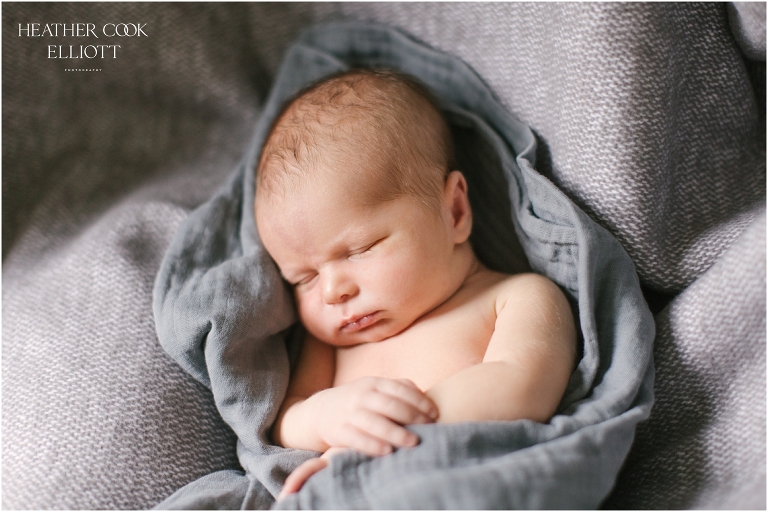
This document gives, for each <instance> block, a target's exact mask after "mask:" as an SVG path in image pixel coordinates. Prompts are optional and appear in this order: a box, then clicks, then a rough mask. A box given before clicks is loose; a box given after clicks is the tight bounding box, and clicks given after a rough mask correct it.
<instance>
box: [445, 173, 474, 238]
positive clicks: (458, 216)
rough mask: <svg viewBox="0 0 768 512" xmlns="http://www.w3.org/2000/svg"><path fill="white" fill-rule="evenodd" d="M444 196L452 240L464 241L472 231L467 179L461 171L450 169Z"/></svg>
mask: <svg viewBox="0 0 768 512" xmlns="http://www.w3.org/2000/svg"><path fill="white" fill-rule="evenodd" d="M444 198H445V207H446V209H447V212H448V213H449V214H450V219H451V222H452V226H451V227H452V229H453V242H454V243H455V244H461V243H464V242H466V241H467V239H468V238H469V234H470V233H471V232H472V208H471V207H470V206H469V195H468V194H467V180H466V179H465V178H464V175H463V174H462V173H461V171H451V173H450V174H449V175H448V179H447V180H446V182H445V190H444Z"/></svg>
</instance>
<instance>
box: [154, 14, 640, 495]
mask: <svg viewBox="0 0 768 512" xmlns="http://www.w3.org/2000/svg"><path fill="white" fill-rule="evenodd" d="M350 67H387V68H394V69H398V70H401V71H403V72H406V73H409V74H411V75H413V76H415V77H417V78H418V79H420V80H421V81H422V82H424V83H425V84H427V85H428V86H429V87H430V88H431V89H432V90H433V91H434V93H435V94H436V95H437V96H438V97H439V99H440V101H441V103H442V105H443V107H444V109H445V112H446V116H447V118H448V119H449V122H450V125H451V129H452V131H453V134H454V137H455V139H456V146H457V153H458V160H459V165H460V168H461V170H462V171H463V172H464V173H465V175H466V177H467V180H468V183H469V188H470V201H471V202H472V205H473V209H474V213H475V230H474V233H473V236H472V244H473V246H474V247H475V250H476V252H477V254H478V257H479V258H480V259H481V260H482V261H484V262H485V263H486V265H488V266H489V267H491V268H495V269H497V270H503V271H507V272H513V271H518V270H520V269H522V268H525V267H526V266H527V265H529V266H530V268H531V269H532V270H534V271H535V272H539V273H541V274H544V275H546V276H548V277H549V278H551V279H552V280H554V281H555V282H557V283H558V284H559V285H560V286H561V287H562V288H563V289H564V290H565V291H566V293H567V294H568V295H569V298H570V299H571V300H572V303H573V305H574V311H575V313H576V315H577V318H578V322H579V325H580V328H581V336H580V341H581V359H580V361H579V363H578V367H577V368H576V370H575V371H574V373H573V376H572V377H571V380H570V383H569V385H568V389H567V391H566V394H565V396H564V398H563V400H562V402H561V404H560V408H559V411H558V414H557V415H556V416H555V417H554V418H553V419H552V421H551V422H550V423H549V424H546V425H544V424H540V423H536V422H533V421H528V420H520V421H512V422H499V421H497V422H468V423H459V424H452V425H441V424H433V425H418V426H414V427H412V428H413V430H414V431H415V432H417V433H418V435H419V436H420V438H421V444H419V445H418V446H417V447H415V448H411V449H404V450H399V451H396V452H395V453H393V454H392V455H389V456H386V457H380V458H369V457H366V456H363V455H360V454H357V453H353V452H349V453H344V454H341V455H339V456H337V457H334V458H333V459H332V461H331V464H330V466H329V467H328V468H327V469H325V470H323V471H321V472H319V473H317V474H316V475H314V476H313V477H312V478H311V479H310V480H308V482H307V483H306V484H305V486H304V488H302V490H301V491H300V492H299V493H297V494H295V495H292V496H290V497H288V498H287V499H286V500H284V501H283V502H281V503H279V504H277V505H275V502H274V497H275V496H276V495H277V494H278V493H279V491H280V488H281V485H282V482H283V480H284V479H285V477H286V476H287V475H288V474H289V473H290V471H291V470H292V469H293V468H294V467H296V466H297V465H298V464H300V463H301V462H302V461H304V460H306V459H307V458H309V457H313V456H316V455H317V454H316V453H314V452H307V451H301V450H289V449H284V448H280V447H277V446H273V445H271V444H270V441H269V438H268V436H267V432H268V429H269V427H270V426H271V424H272V422H273V421H274V419H275V416H276V414H277V410H278V407H279V405H280V403H281V401H282V398H283V396H284V393H285V390H286V387H287V384H288V375H289V371H290V362H291V360H292V357H293V356H294V355H295V354H296V352H297V348H298V346H297V342H298V341H299V336H298V335H297V333H298V332H299V330H298V329H297V328H296V321H297V316H296V313H295V308H294V305H293V302H292V297H291V293H290V290H289V289H288V288H287V286H286V285H285V283H283V282H282V280H281V278H280V276H279V273H278V271H277V269H276V267H275V265H274V263H273V262H272V260H271V259H270V257H269V255H268V254H267V253H266V252H265V250H264V248H263V247H262V245H261V243H260V241H259V237H258V233H257V232H256V227H255V224H254V219H253V213H252V212H253V208H252V205H253V198H254V166H255V162H256V161H257V158H258V155H259V152H260V149H261V145H262V143H263V140H264V138H265V136H266V134H267V130H268V129H269V126H270V124H271V122H272V120H273V119H274V117H275V115H276V114H277V112H278V111H279V108H280V106H281V104H282V103H283V102H284V101H285V100H286V99H287V98H289V97H290V96H291V95H293V94H294V93H296V92H297V91H299V90H300V89H302V88H303V87H305V86H306V85H308V84H310V83H312V82H315V81H317V80H318V79H320V78H322V77H324V76H326V75H329V74H331V73H334V72H337V71H339V70H343V69H347V68H350ZM535 148H536V142H535V138H534V136H533V133H532V132H531V130H530V129H529V128H528V127H527V126H526V125H524V124H522V123H521V122H519V121H517V120H516V119H515V118H513V117H512V115H511V114H510V113H508V112H507V111H506V110H505V108H504V107H503V106H502V105H501V104H500V103H499V101H498V100H497V99H496V98H495V96H494V95H493V93H492V92H491V90H490V89H489V87H488V86H487V85H485V83H484V82H483V81H482V80H481V79H480V78H479V77H478V76H477V74H476V73H475V72H474V71H473V70H472V69H470V68H469V67H468V66H467V65H466V64H465V63H463V62H462V61H461V60H459V59H458V58H456V57H453V56H450V55H446V54H444V53H441V52H438V51H435V50H433V49H431V48H428V47H426V46H425V45H423V44H421V43H419V42H416V41H414V40H413V39H411V38H409V37H407V36H406V35H404V34H402V33H401V32H398V31H397V30H394V29H391V28H388V27H382V26H375V25H368V24H360V23H352V24H333V25H326V26H321V27H315V28H312V29H309V30H307V31H305V32H304V33H303V34H302V35H301V36H300V37H299V39H298V40H297V42H296V43H295V44H294V45H293V46H292V47H291V48H290V49H289V51H288V53H287V55H286V56H285V59H284V61H283V64H282V67H281V68H280V71H279V73H278V75H277V78H276V80H275V83H274V85H273V87H272V91H271V94H270V96H269V98H268V101H267V103H266V105H265V108H264V111H263V114H262V116H261V118H260V119H259V122H258V125H257V127H256V133H255V136H254V139H253V143H252V145H251V147H250V148H249V150H248V151H247V154H246V155H245V157H244V158H243V160H242V162H241V164H240V165H239V166H238V167H237V168H236V170H235V172H234V173H233V175H232V177H231V179H230V180H229V182H228V183H226V184H225V185H224V186H223V187H222V188H221V189H220V190H219V192H218V193H217V194H216V195H215V196H214V197H213V198H211V199H210V200H209V201H208V202H206V203H204V204H203V205H201V206H200V207H199V208H197V209H196V210H195V211H193V212H192V214H191V215H190V216H189V217H188V218H187V220H186V221H185V222H184V224H183V225H182V227H181V228H180V230H179V232H178V233H177V234H176V236H175V238H174V240H173V242H172V244H171V246H170V247H169V249H168V252H167V253H166V255H165V258H164V260H163V263H162V266H161V268H160V272H159V274H158V276H157V280H156V282H155V290H154V313H155V320H156V325H157V330H158V336H159V339H160V342H161V343H162V345H163V347H164V348H165V350H166V351H167V352H168V353H169V354H170V355H171V356H172V357H173V358H174V359H175V360H176V361H177V362H178V363H179V364H180V365H181V366H182V367H183V368H184V369H185V370H186V371H188V372H189V373H190V374H191V375H193V376H194V377H195V378H196V379H197V380H199V381H200V382H202V383H203V384H204V385H206V386H207V387H208V388H210V390H211V392H212V393H213V396H214V399H215V401H216V405H217V406H218V409H219V412H220V413H221V415H222V417H223V418H224V420H225V421H226V422H227V423H228V424H229V425H230V426H231V427H232V429H233V430H234V431H235V433H236V434H237V436H238V445H237V453H238V457H239V460H240V463H241V465H242V467H243V468H244V470H245V471H244V472H241V471H235V470H227V471H221V472H217V473H213V474H211V475H208V476H205V477H203V478H201V479H199V480H197V481H195V482H192V483H190V484H189V485H187V486H185V487H183V488H182V489H180V490H179V491H177V492H176V493H175V494H173V495H172V496H170V497H169V498H168V499H167V500H165V501H164V502H163V503H161V504H160V505H159V506H158V507H159V508H188V509H192V508H241V507H245V508H270V507H273V506H277V507H278V508H334V509H342V508H383V509H399V508H408V509H419V508H432V509H434V508H453V509H459V508H471V509H485V508H504V509H511V508H560V509H570V508H595V507H597V506H599V504H600V503H601V501H602V500H603V499H604V498H605V497H606V496H607V494H608V492H609V491H610V489H611V487H612V486H613V483H614V481H615V478H616V475H617V473H618V471H619V468H620V466H621V464H622V462H623V461H624V458H625V456H626V455H627V452H628V451H629V448H630V445H631V444H632V439H633V436H634V433H635V427H636V425H637V423H638V422H639V421H641V420H643V419H645V418H646V417H647V416H648V414H649V412H650V407H651V404H652V401H653V390H652V388H653V363H652V342H653V339H654V323H653V317H652V316H651V314H650V312H649V310H648V308H647V306H646V303H645V301H644V299H643V296H642V294H641V291H640V286H639V283H638V279H637V276H636V273H635V270H634V266H633V264H632V261H631V260H630V259H629V257H628V256H627V254H626V253H625V251H624V250H623V249H622V247H621V246H620V245H619V243H618V242H617V241H616V240H615V239H614V238H613V236H611V235H610V234H609V233H608V232H607V231H606V230H604V229H603V228H601V227H599V226H598V225H597V224H595V223H594V222H593V221H592V220H590V219H589V218H588V217H587V216H586V215H585V214H584V213H583V212H582V211H581V210H579V209H578V208H577V207H576V206H575V205H574V204H573V203H572V202H571V201H570V200H569V199H568V198H567V197H566V196H565V195H564V194H563V193H562V192H560V190H558V189H557V188H556V187H555V186H554V185H553V184H552V183H551V182H550V181H548V180H547V179H546V178H544V177H543V176H541V175H540V174H538V173H537V172H536V170H535V169H534V164H535V161H534V159H535ZM191 442H193V443H205V442H206V440H205V439H193V440H191Z"/></svg>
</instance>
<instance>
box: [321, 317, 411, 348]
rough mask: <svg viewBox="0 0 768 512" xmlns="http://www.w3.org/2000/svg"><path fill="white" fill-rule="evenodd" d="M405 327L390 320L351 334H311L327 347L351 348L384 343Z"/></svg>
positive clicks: (338, 332)
mask: <svg viewBox="0 0 768 512" xmlns="http://www.w3.org/2000/svg"><path fill="white" fill-rule="evenodd" d="M407 327H408V326H405V327H398V326H396V325H394V323H393V322H392V321H391V320H381V321H379V322H377V323H376V324H374V325H371V326H370V327H368V328H366V329H363V330H360V331H357V332H353V333H344V332H341V331H339V330H336V331H335V332H333V333H332V334H330V335H329V334H328V333H318V334H320V335H318V334H315V333H312V334H313V335H315V337H317V339H319V340H320V341H323V342H325V343H328V344H329V345H333V346H336V347H352V346H355V345H360V344H363V343H378V342H380V341H384V340H386V339H389V338H391V337H392V336H395V335H397V334H399V333H401V332H402V331H404V330H405V328H407Z"/></svg>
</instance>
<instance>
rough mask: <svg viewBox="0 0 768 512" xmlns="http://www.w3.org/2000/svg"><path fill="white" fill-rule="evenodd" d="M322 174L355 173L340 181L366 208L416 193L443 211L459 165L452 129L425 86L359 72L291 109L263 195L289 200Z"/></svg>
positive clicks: (278, 125) (274, 143) (264, 167)
mask: <svg viewBox="0 0 768 512" xmlns="http://www.w3.org/2000/svg"><path fill="white" fill-rule="evenodd" d="M322 168H325V169H338V168H344V169H349V171H347V172H345V173H344V175H343V176H334V178H335V179H340V181H343V182H344V183H346V184H347V185H348V186H350V190H354V191H356V193H355V198H354V199H356V200H358V201H361V202H363V203H364V204H368V205H373V204H380V203H383V202H386V201H389V200H392V199H395V198H397V197H401V196H403V195H411V196H415V197H418V198H420V199H421V200H422V201H423V202H424V203H425V204H427V205H428V206H431V207H437V206H439V198H440V192H441V191H442V188H443V185H444V183H445V179H446V176H447V175H448V173H449V172H450V171H451V170H455V169H456V168H457V166H456V161H455V156H454V149H453V141H452V138H451V133H450V131H449V129H448V125H447V123H446V122H445V120H444V119H443V116H442V114H441V113H440V109H439V106H438V103H437V101H436V100H435V98H434V97H433V96H432V94H431V93H430V92H429V90H428V89H427V88H426V87H425V86H424V85H422V84H421V83H419V82H418V81H417V80H416V79H414V78H412V77H410V76H408V75H406V74H403V73H399V72H396V71H392V70H387V69H354V70H351V71H345V72H342V73H338V74H335V75H333V76H331V77H330V78H326V79H324V80H322V81H320V82H318V83H316V84H314V85H311V86H309V87H307V88H305V89H304V90H303V91H301V92H299V93H298V94H297V95H296V96H295V97H294V98H293V99H291V100H289V101H287V102H286V103H285V105H284V107H283V111H282V112H281V114H280V115H278V116H277V118H276V121H275V123H274V124H273V126H272V129H271V131H270V134H269V136H268V137H267V140H266V142H265V144H264V149H263V151H262V155H261V158H260V160H259V164H258V168H257V196H258V197H263V196H264V194H265V193H269V194H271V193H277V194H279V195H284V194H285V193H286V192H288V191H290V190H291V189H292V188H294V187H297V186H302V184H305V183H306V179H307V178H309V177H311V176H313V175H315V174H316V173H318V172H321V169H322Z"/></svg>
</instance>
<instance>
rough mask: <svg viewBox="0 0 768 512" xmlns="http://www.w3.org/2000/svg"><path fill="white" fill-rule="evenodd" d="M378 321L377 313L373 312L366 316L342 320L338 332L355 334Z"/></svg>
mask: <svg viewBox="0 0 768 512" xmlns="http://www.w3.org/2000/svg"><path fill="white" fill-rule="evenodd" d="M378 321H379V312H378V311H374V312H373V313H368V314H367V315H363V316H356V317H352V318H350V319H346V320H344V321H343V322H342V324H341V327H340V328H339V330H340V331H341V332H346V333H349V332H357V331H361V330H363V329H365V328H366V327H370V326H371V325H373V324H375V323H376V322H378Z"/></svg>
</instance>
